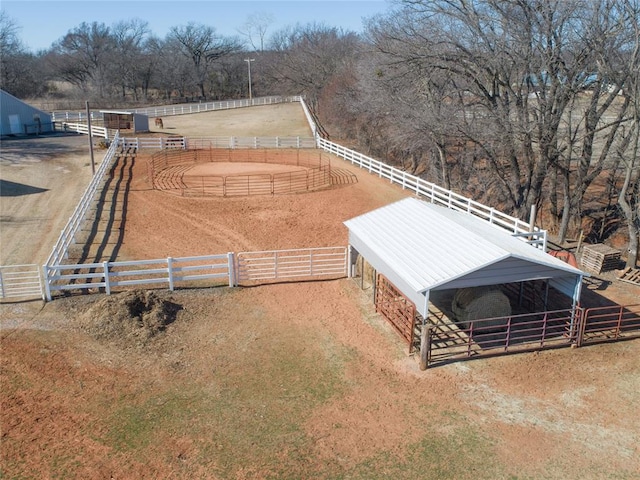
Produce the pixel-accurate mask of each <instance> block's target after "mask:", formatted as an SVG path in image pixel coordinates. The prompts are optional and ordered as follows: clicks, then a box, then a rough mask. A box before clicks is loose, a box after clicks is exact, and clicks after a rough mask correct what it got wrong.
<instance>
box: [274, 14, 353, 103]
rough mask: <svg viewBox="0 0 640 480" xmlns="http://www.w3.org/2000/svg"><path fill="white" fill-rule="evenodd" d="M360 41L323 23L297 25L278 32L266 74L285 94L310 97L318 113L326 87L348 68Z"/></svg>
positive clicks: (308, 99) (351, 33)
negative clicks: (322, 93) (319, 101)
mask: <svg viewBox="0 0 640 480" xmlns="http://www.w3.org/2000/svg"><path fill="white" fill-rule="evenodd" d="M358 44H359V38H358V36H357V35H356V34H355V33H353V32H345V31H343V30H341V29H338V28H334V27H327V26H325V25H321V24H309V25H306V26H301V25H297V26H296V27H290V28H286V29H283V30H280V31H278V32H276V34H275V35H274V36H273V37H272V39H271V48H272V57H271V58H270V61H269V66H268V68H265V75H267V76H269V78H270V79H271V80H272V82H273V84H274V85H277V86H278V87H279V88H280V91H281V93H286V94H291V93H296V94H303V95H306V96H307V101H308V103H309V106H310V108H311V109H312V110H313V111H314V112H317V110H318V100H319V98H320V94H321V91H322V89H323V88H324V87H325V86H326V85H327V84H328V83H329V82H330V80H331V79H332V78H333V77H334V76H335V75H336V74H338V73H339V72H341V71H342V70H344V69H345V68H348V67H349V65H350V63H351V62H352V60H353V57H354V54H355V52H356V51H357V48H358Z"/></svg>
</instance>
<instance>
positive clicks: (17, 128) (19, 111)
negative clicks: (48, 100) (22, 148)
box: [0, 90, 54, 136]
mask: <svg viewBox="0 0 640 480" xmlns="http://www.w3.org/2000/svg"><path fill="white" fill-rule="evenodd" d="M53 131H54V127H53V123H52V121H51V115H50V114H48V113H46V112H44V111H42V110H39V109H37V108H35V107H32V106H31V105H29V104H27V103H25V102H23V101H22V100H20V99H18V98H16V97H14V96H13V95H11V94H9V93H7V92H5V91H4V90H0V135H2V136H4V135H32V134H35V135H39V134H41V133H49V132H53Z"/></svg>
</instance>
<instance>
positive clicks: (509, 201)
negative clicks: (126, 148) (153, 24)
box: [0, 0, 640, 266]
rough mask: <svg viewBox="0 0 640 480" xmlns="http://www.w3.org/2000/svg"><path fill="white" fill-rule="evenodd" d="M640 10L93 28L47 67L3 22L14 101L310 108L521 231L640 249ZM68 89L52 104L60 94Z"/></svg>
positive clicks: (432, 3) (455, 3) (573, 2)
mask: <svg viewBox="0 0 640 480" xmlns="http://www.w3.org/2000/svg"><path fill="white" fill-rule="evenodd" d="M639 19H640V2H639V0H397V1H396V2H395V3H394V4H393V8H392V9H391V10H389V12H388V13H386V14H384V15H380V16H377V17H374V18H371V19H368V21H367V22H366V25H365V29H364V31H363V33H361V34H356V33H354V32H350V31H344V30H341V29H337V28H334V27H330V26H326V25H323V24H308V25H295V26H290V27H287V28H284V29H281V30H279V31H276V32H270V31H269V26H270V19H269V17H268V16H267V15H264V14H263V15H253V16H251V17H250V18H249V19H248V21H247V23H246V24H245V26H244V30H243V31H241V33H240V35H239V36H236V37H224V36H220V35H218V34H217V33H216V31H215V28H213V27H211V26H207V25H203V24H198V23H190V24H188V25H184V26H177V27H174V28H172V29H171V30H170V32H169V33H168V34H167V35H166V36H165V38H162V39H160V38H157V37H156V36H154V35H153V34H152V33H151V31H150V29H149V26H148V25H147V23H145V22H144V21H141V20H129V21H123V22H119V23H117V24H114V25H111V26H106V25H104V24H101V23H97V22H94V23H91V24H87V23H83V24H81V25H79V26H78V27H76V28H74V29H73V30H71V31H69V32H68V33H67V34H66V35H64V36H63V37H62V38H60V39H59V40H58V41H57V42H55V43H54V44H53V45H52V46H51V48H50V49H48V50H47V51H44V52H39V53H37V54H32V53H30V52H27V51H26V50H25V49H24V48H23V47H22V45H21V42H20V40H19V37H18V35H17V28H16V26H15V25H13V24H12V22H11V21H10V19H7V18H6V17H2V18H0V27H1V28H0V48H1V51H2V59H1V60H2V72H1V80H2V88H3V89H4V90H6V91H9V92H10V93H13V94H14V95H16V96H18V97H37V96H47V95H49V96H53V97H55V96H61V95H62V92H60V91H59V90H56V88H58V89H60V87H59V86H58V85H67V86H69V85H70V86H72V87H73V90H72V91H74V92H76V95H78V96H83V98H87V97H91V98H92V99H94V98H95V99H98V100H99V101H104V102H105V104H106V103H109V106H114V102H121V103H122V104H124V105H127V104H133V103H154V102H155V103H162V102H166V101H173V100H185V99H197V100H209V99H212V100H216V99H231V98H240V97H246V96H247V62H246V60H248V59H249V58H251V59H255V61H254V62H252V64H251V69H252V76H253V78H252V86H253V94H254V95H256V96H262V95H298V94H300V95H305V97H306V99H307V103H308V104H309V106H310V107H311V109H312V110H313V112H314V114H315V115H316V117H317V118H318V119H319V121H320V122H321V123H322V126H323V127H324V130H325V131H326V132H327V134H328V135H329V136H331V137H332V138H333V139H336V140H340V141H342V142H349V144H350V145H352V146H354V147H357V148H358V149H359V150H360V151H363V152H364V153H367V154H370V155H372V156H375V157H376V158H379V159H382V160H384V161H386V162H388V163H391V164H394V165H398V166H400V167H402V168H404V169H406V170H408V171H410V172H411V173H414V174H416V175H420V176H424V177H426V178H427V179H429V180H430V181H433V182H435V183H439V184H441V185H443V186H444V187H446V188H450V189H453V190H456V191H460V192H462V193H464V194H466V195H468V196H471V197H472V198H475V199H477V200H479V201H483V202H484V203H487V204H489V205H492V206H494V207H496V208H501V209H502V210H504V211H507V212H510V213H512V214H514V215H516V216H518V217H520V218H523V219H527V218H528V215H529V212H530V211H531V209H532V207H536V209H537V211H538V212H540V214H539V218H538V220H537V222H538V224H539V225H542V226H543V227H544V228H547V229H549V230H550V231H551V232H553V233H555V234H556V235H557V238H558V240H559V242H564V241H565V240H566V239H567V238H569V237H576V236H577V235H579V234H580V232H584V234H585V235H586V236H587V240H588V241H591V242H599V241H603V240H605V239H607V238H609V237H610V236H611V235H613V234H615V233H616V232H620V231H621V229H622V231H626V237H627V239H628V262H627V263H628V265H629V266H634V265H635V264H636V262H637V258H638V233H639V232H640V159H639V158H638V153H639V151H640V145H639V140H640V138H639V136H640V74H639V72H640V21H639ZM57 86H58V87H57Z"/></svg>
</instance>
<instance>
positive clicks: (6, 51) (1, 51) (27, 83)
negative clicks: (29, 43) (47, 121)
mask: <svg viewBox="0 0 640 480" xmlns="http://www.w3.org/2000/svg"><path fill="white" fill-rule="evenodd" d="M19 30H20V27H19V26H18V25H17V24H16V23H15V22H14V21H13V20H12V19H11V18H10V17H9V15H8V14H7V13H6V12H5V11H4V10H2V11H0V88H2V89H3V90H5V91H6V92H9V93H11V94H12V95H15V96H17V97H26V96H29V95H38V94H40V93H43V92H44V91H45V90H46V78H45V76H44V75H43V73H44V72H43V71H42V69H38V65H37V64H38V61H39V59H38V58H37V57H36V56H34V55H33V54H31V53H30V52H28V51H27V49H26V47H25V46H24V44H23V43H22V41H21V40H20V37H19Z"/></svg>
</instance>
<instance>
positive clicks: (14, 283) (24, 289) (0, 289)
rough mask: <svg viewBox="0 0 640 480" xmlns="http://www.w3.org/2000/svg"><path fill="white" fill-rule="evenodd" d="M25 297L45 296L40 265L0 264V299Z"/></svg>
mask: <svg viewBox="0 0 640 480" xmlns="http://www.w3.org/2000/svg"><path fill="white" fill-rule="evenodd" d="M26 297H29V298H33V297H40V298H42V299H44V298H45V296H44V291H43V288H42V278H41V275H40V266H38V265H8V266H0V299H6V298H26Z"/></svg>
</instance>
